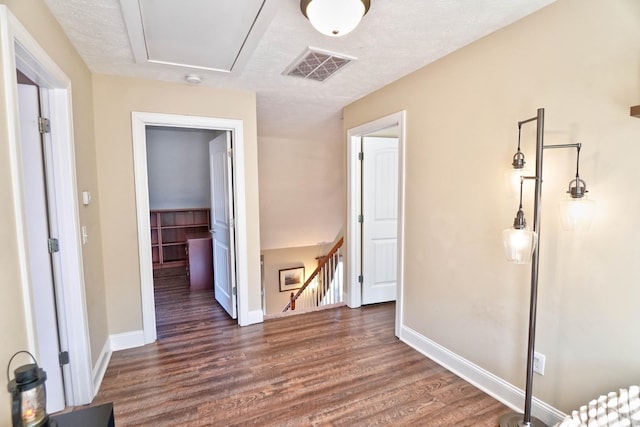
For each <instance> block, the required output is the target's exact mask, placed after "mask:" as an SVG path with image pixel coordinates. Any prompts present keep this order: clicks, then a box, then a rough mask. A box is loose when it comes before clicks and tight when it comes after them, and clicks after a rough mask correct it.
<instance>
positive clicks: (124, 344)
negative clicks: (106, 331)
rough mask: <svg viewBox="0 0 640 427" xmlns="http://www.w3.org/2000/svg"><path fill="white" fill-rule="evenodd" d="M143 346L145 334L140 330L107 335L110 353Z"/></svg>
mask: <svg viewBox="0 0 640 427" xmlns="http://www.w3.org/2000/svg"><path fill="white" fill-rule="evenodd" d="M145 344H147V343H145V333H144V331H142V330H138V331H131V332H123V333H121V334H112V335H109V349H110V350H111V351H112V352H114V351H120V350H128V349H130V348H136V347H142V346H143V345H145Z"/></svg>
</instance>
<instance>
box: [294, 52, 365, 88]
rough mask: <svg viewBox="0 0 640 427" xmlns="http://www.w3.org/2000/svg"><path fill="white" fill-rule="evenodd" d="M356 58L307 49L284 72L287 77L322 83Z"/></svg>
mask: <svg viewBox="0 0 640 427" xmlns="http://www.w3.org/2000/svg"><path fill="white" fill-rule="evenodd" d="M355 59H356V58H353V57H350V56H347V55H342V54H338V53H333V52H329V51H326V50H320V49H315V48H312V47H310V48H307V49H306V50H305V51H304V53H303V54H302V55H300V57H298V59H297V60H295V61H294V62H293V64H291V65H289V67H287V69H286V70H285V71H284V74H285V75H287V76H293V77H302V78H303V79H310V80H317V81H319V82H323V81H325V80H327V79H328V78H329V77H331V76H332V75H334V74H335V73H336V72H337V71H338V70H340V69H342V68H344V67H345V66H346V65H347V64H348V63H350V62H351V61H353V60H355Z"/></svg>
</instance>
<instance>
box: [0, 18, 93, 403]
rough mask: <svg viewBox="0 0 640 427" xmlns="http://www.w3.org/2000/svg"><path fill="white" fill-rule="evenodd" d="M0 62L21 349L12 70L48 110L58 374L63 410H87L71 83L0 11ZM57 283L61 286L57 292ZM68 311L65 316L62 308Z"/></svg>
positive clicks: (32, 340)
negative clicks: (64, 358)
mask: <svg viewBox="0 0 640 427" xmlns="http://www.w3.org/2000/svg"><path fill="white" fill-rule="evenodd" d="M0 55H1V57H0V61H1V67H2V77H3V79H2V81H1V82H0V84H1V85H2V86H3V87H2V90H3V91H4V94H5V97H6V106H7V110H6V116H5V117H3V119H5V120H6V123H7V128H8V139H9V141H8V142H9V157H10V164H11V178H12V179H11V185H12V193H13V206H14V209H15V221H16V231H17V233H16V242H17V246H18V259H19V270H20V285H21V288H22V295H23V305H24V313H25V324H26V331H27V342H28V347H29V350H30V351H32V352H34V354H36V355H38V354H39V351H38V350H39V349H38V344H37V338H36V334H37V332H36V327H35V325H36V318H35V314H34V307H33V302H32V300H33V298H36V295H34V294H33V292H32V287H31V277H30V274H29V267H28V262H29V252H28V251H29V248H28V245H27V239H26V228H25V227H26V212H25V204H24V200H25V198H26V195H25V194H24V190H23V182H22V181H23V180H22V166H21V157H22V150H21V138H20V125H19V122H18V117H19V110H18V93H17V78H16V69H19V70H20V71H21V72H22V73H23V74H25V75H26V76H27V77H28V78H30V79H31V80H33V81H34V82H36V83H37V84H38V85H39V86H40V88H41V90H40V92H41V95H42V96H43V98H42V102H43V103H46V105H45V106H44V107H45V108H48V110H49V113H50V115H51V116H50V121H51V134H50V137H51V140H52V142H53V143H52V144H51V145H52V148H51V150H52V152H51V153H50V155H51V159H52V163H53V164H52V169H53V174H52V178H53V183H52V184H53V187H54V188H55V194H54V200H53V203H52V205H53V206H54V211H55V217H56V218H57V219H58V221H57V226H58V238H59V239H60V241H61V242H63V245H64V251H61V252H60V274H59V276H60V277H59V281H58V284H57V286H56V303H57V304H58V314H59V316H61V318H60V319H59V323H60V329H59V333H60V338H61V343H63V344H64V343H65V342H66V343H67V345H68V348H66V349H65V348H64V347H63V348H62V349H61V350H68V351H69V359H70V363H69V365H65V367H64V368H63V371H64V375H65V396H66V400H67V405H74V406H75V405H83V404H88V403H90V402H91V400H92V399H93V397H94V395H95V392H96V390H95V389H94V384H95V379H94V375H93V369H92V364H91V346H90V341H89V326H88V318H87V307H86V297H85V283H84V269H83V263H82V243H81V241H82V240H81V235H80V215H79V210H78V197H77V182H76V163H75V148H74V139H73V117H72V111H73V109H72V105H71V99H72V98H71V80H70V79H69V78H68V77H67V76H66V74H65V73H64V72H63V71H62V70H61V69H60V68H59V67H58V65H57V64H56V63H55V62H54V61H53V60H52V59H51V58H50V57H49V56H48V54H47V53H46V51H45V50H44V49H43V48H42V47H41V46H40V45H39V44H38V43H37V42H36V40H35V39H34V38H33V37H32V36H31V35H30V34H29V32H28V31H27V30H26V29H25V28H24V27H23V26H22V24H20V22H19V21H18V20H17V19H16V18H15V17H14V16H13V15H12V14H11V12H10V11H9V9H8V8H7V7H6V6H5V5H0ZM61 284H63V285H61ZM69 307H73V310H71V309H67V308H69Z"/></svg>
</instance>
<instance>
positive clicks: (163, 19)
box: [120, 0, 272, 72]
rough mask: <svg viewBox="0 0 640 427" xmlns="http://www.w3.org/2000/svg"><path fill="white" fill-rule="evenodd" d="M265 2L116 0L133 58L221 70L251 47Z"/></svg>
mask: <svg viewBox="0 0 640 427" xmlns="http://www.w3.org/2000/svg"><path fill="white" fill-rule="evenodd" d="M265 3H266V0H242V1H237V0H234V1H229V0H180V1H175V0H120V5H121V7H122V12H123V15H124V18H125V23H126V26H127V31H128V33H129V39H130V41H131V47H132V49H133V52H134V57H135V59H136V62H138V63H144V62H153V63H160V64H167V65H174V66H182V67H188V68H195V69H205V70H214V71H224V72H230V71H232V70H233V69H234V67H235V66H237V65H238V60H239V59H240V57H241V56H248V55H249V54H250V53H251V52H250V51H252V50H253V48H255V45H256V44H257V40H259V38H260V37H261V36H262V33H263V32H264V30H265V29H266V26H267V24H268V21H270V18H271V17H272V16H269V17H266V18H265V16H264V15H270V14H265V11H264V10H263V9H264V8H263V6H264V5H265ZM261 21H267V22H266V23H265V22H261Z"/></svg>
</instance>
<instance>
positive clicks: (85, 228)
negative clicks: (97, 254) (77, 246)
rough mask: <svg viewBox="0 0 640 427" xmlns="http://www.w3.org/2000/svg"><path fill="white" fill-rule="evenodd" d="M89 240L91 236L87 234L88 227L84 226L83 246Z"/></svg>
mask: <svg viewBox="0 0 640 427" xmlns="http://www.w3.org/2000/svg"><path fill="white" fill-rule="evenodd" d="M88 239H89V235H88V234H87V226H86V225H83V226H82V244H83V245H86V244H87V240H88Z"/></svg>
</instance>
